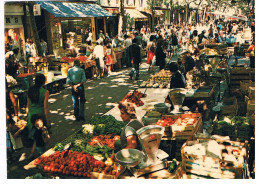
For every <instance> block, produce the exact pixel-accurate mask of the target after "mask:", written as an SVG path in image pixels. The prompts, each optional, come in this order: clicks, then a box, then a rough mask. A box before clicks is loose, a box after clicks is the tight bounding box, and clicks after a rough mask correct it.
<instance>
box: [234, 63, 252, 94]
mask: <svg viewBox="0 0 260 184" xmlns="http://www.w3.org/2000/svg"><path fill="white" fill-rule="evenodd" d="M246 80H247V81H249V80H251V69H250V68H245V67H232V68H231V69H230V73H229V88H230V92H232V91H233V90H236V89H240V81H246Z"/></svg>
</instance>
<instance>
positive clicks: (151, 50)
mask: <svg viewBox="0 0 260 184" xmlns="http://www.w3.org/2000/svg"><path fill="white" fill-rule="evenodd" d="M154 39H155V36H154V35H151V36H150V41H149V42H148V44H147V47H146V52H147V60H146V63H147V64H149V69H148V71H153V66H152V69H151V65H152V61H153V58H154V56H155V48H156V45H155V42H154Z"/></svg>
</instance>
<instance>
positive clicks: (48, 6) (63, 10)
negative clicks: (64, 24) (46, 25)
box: [36, 1, 114, 18]
mask: <svg viewBox="0 0 260 184" xmlns="http://www.w3.org/2000/svg"><path fill="white" fill-rule="evenodd" d="M36 3H37V4H39V5H40V6H41V8H43V9H45V10H47V11H48V12H50V13H51V14H53V15H54V16H55V17H66V18H70V17H110V16H114V15H113V14H111V13H109V12H108V11H106V10H104V9H103V8H102V7H101V6H99V5H97V4H89V3H78V2H57V1H56V2H55V1H36Z"/></svg>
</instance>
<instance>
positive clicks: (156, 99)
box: [105, 88, 170, 121]
mask: <svg viewBox="0 0 260 184" xmlns="http://www.w3.org/2000/svg"><path fill="white" fill-rule="evenodd" d="M145 90H146V89H145V88H139V89H138V91H140V92H142V93H144V91H145ZM169 91H170V90H169V89H159V88H157V89H152V88H147V90H146V93H145V94H147V96H146V97H145V98H141V100H142V101H143V102H144V105H143V106H139V107H136V115H137V118H138V119H142V117H143V116H144V115H145V114H146V110H144V109H145V108H147V106H153V105H154V104H157V103H164V101H165V98H166V97H167V95H168V93H169ZM105 115H112V116H114V117H115V118H116V119H117V120H118V121H122V118H121V116H120V115H121V113H120V110H119V108H118V107H117V106H116V107H114V108H113V109H111V110H110V111H108V112H107V113H106V114H105Z"/></svg>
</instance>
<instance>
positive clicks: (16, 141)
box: [9, 132, 23, 150]
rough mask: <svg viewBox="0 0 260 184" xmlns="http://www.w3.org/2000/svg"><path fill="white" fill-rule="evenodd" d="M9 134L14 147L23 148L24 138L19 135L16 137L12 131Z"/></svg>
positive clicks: (15, 148)
mask: <svg viewBox="0 0 260 184" xmlns="http://www.w3.org/2000/svg"><path fill="white" fill-rule="evenodd" d="M9 136H10V139H11V142H12V145H13V149H14V150H17V149H20V148H23V142H22V138H21V137H20V136H19V137H14V136H13V135H12V134H11V133H10V132H9Z"/></svg>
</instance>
